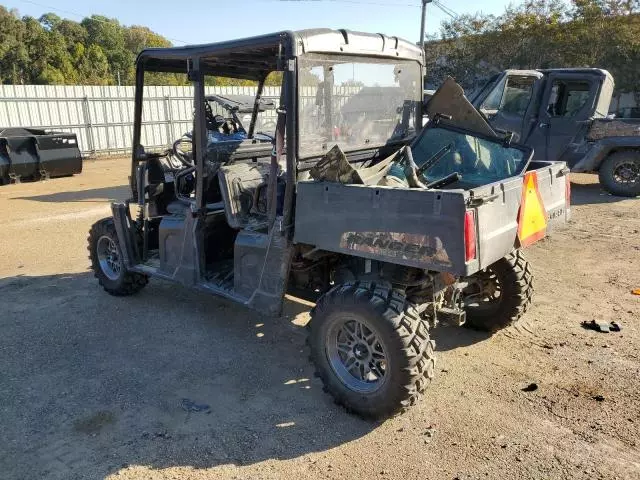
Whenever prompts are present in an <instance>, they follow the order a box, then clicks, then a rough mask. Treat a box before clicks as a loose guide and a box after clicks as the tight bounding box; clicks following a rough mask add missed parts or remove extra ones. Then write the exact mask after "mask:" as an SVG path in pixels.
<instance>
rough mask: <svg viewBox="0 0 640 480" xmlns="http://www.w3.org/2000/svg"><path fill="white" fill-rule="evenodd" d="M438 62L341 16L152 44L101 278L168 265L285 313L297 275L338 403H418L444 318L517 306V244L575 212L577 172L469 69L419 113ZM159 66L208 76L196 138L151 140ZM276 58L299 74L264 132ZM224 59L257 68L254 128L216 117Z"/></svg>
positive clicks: (498, 319)
mask: <svg viewBox="0 0 640 480" xmlns="http://www.w3.org/2000/svg"><path fill="white" fill-rule="evenodd" d="M422 64H423V56H422V52H421V50H420V49H419V48H418V47H416V46H415V45H413V44H411V43H409V42H406V41H404V40H401V39H398V38H395V37H387V36H384V35H380V34H375V35H374V34H366V33H357V32H350V31H346V30H328V29H317V30H306V31H300V32H295V33H293V32H281V33H275V34H272V35H266V36H261V37H256V38H249V39H244V40H236V41H228V42H223V43H217V44H211V45H200V46H189V47H181V48H163V49H149V50H145V51H143V52H142V53H141V54H140V55H139V57H138V59H137V75H136V79H137V80H136V82H137V83H136V98H135V114H134V121H135V123H134V135H133V155H132V166H131V169H132V170H131V189H132V193H133V196H134V198H133V200H135V202H136V203H137V204H138V207H139V213H138V216H137V217H136V218H135V219H134V218H132V216H131V214H130V208H129V207H130V206H129V202H125V203H114V204H112V213H113V216H112V217H110V218H106V219H104V220H101V221H99V222H97V223H96V224H94V225H93V227H92V228H91V231H90V234H89V252H90V259H91V263H92V267H93V270H94V272H95V276H96V277H97V278H98V281H99V282H100V284H101V285H102V286H103V287H104V289H105V290H106V291H107V292H109V293H110V294H112V295H131V294H133V293H136V292H138V291H139V290H140V289H142V288H143V287H144V286H145V285H146V284H147V282H148V278H149V277H150V276H153V277H159V278H162V279H167V280H171V281H175V282H179V283H181V284H183V285H185V286H186V287H188V288H195V289H199V290H202V291H204V292H209V293H212V294H216V295H220V296H222V297H225V298H228V299H231V300H233V301H236V302H238V303H241V304H243V305H246V306H248V307H250V308H253V309H255V310H257V311H259V312H261V313H263V314H268V315H274V316H277V315H279V314H280V313H281V309H282V304H283V297H284V295H285V293H287V292H289V293H292V294H295V295H296V296H300V297H308V298H313V299H315V300H316V306H315V308H313V310H312V319H311V321H310V325H309V331H310V336H309V345H310V349H311V358H312V360H313V362H314V364H315V366H316V368H317V373H318V375H319V376H320V378H321V379H322V381H323V382H324V385H325V388H326V390H327V391H328V392H329V393H331V394H332V395H333V396H334V397H335V399H336V400H337V402H338V403H340V404H342V405H344V406H345V407H346V408H347V409H349V410H350V411H353V412H356V413H357V414H359V415H362V416H364V417H370V418H381V417H385V416H388V415H391V414H394V413H396V412H398V411H400V410H402V409H403V408H405V407H407V406H409V405H412V404H413V403H414V402H415V401H416V399H417V397H418V395H419V394H420V393H422V392H423V391H424V389H425V388H426V386H427V384H428V382H429V380H430V379H431V378H432V377H433V375H434V342H433V341H432V340H431V339H430V337H429V330H430V328H432V327H434V326H435V325H436V324H437V323H438V322H439V321H447V322H453V323H455V324H457V325H460V324H463V323H464V322H465V321H466V322H468V323H470V324H471V325H472V326H475V327H477V328H484V329H488V330H494V329H496V328H500V327H504V326H506V325H509V324H510V323H512V322H514V321H516V320H517V319H518V318H519V317H520V316H521V315H522V314H523V313H524V312H525V310H526V309H527V307H528V305H529V303H530V301H531V295H532V293H533V287H532V276H531V269H530V266H529V264H528V263H527V261H526V260H525V259H524V257H523V255H522V252H521V250H520V247H521V246H524V245H528V244H530V243H532V242H533V241H535V240H537V239H539V238H542V236H544V234H545V232H546V230H547V229H548V228H551V227H552V226H554V225H556V224H561V223H564V222H566V220H567V218H568V216H569V202H568V195H567V193H568V180H567V176H566V173H567V171H568V170H567V169H566V168H565V167H564V166H563V165H562V164H558V163H548V162H530V160H531V156H532V151H531V149H530V148H527V147H521V146H519V145H516V144H514V143H512V142H511V138H510V137H504V136H501V135H498V134H496V133H495V132H494V131H493V130H492V129H491V127H490V126H489V125H488V124H487V123H486V122H485V121H484V119H483V118H482V116H481V115H479V114H478V112H477V111H476V110H475V109H474V108H473V107H472V106H471V104H470V103H469V102H468V101H467V100H466V99H465V98H464V95H463V94H462V90H461V89H460V88H459V87H458V86H457V85H456V84H455V83H454V82H452V81H449V82H447V83H446V85H445V86H443V87H442V88H441V89H440V91H439V92H438V93H437V94H436V95H435V96H434V99H433V101H432V102H431V103H430V105H432V106H433V108H435V109H436V110H434V111H432V112H429V113H430V117H431V118H433V119H434V120H433V121H432V122H431V123H430V124H429V127H428V128H426V129H422V126H421V121H420V119H421V118H422V88H421V87H422V80H421V79H422ZM146 72H174V73H180V72H182V73H184V74H186V75H188V78H189V79H190V80H191V82H192V83H193V87H194V108H195V120H194V131H193V135H192V136H191V138H192V141H193V145H192V148H191V149H190V152H189V149H184V150H178V149H176V148H174V149H168V150H167V151H165V152H161V153H153V152H146V151H145V149H144V147H143V145H142V143H141V142H142V125H143V122H142V115H143V102H144V94H143V91H144V89H143V85H144V77H145V73H146ZM272 72H282V78H283V81H282V88H281V95H280V98H279V100H278V101H277V104H278V108H277V121H276V125H275V131H274V132H273V136H267V137H266V138H265V135H259V134H257V133H256V132H254V126H255V122H256V115H257V114H258V110H259V105H260V102H261V96H262V91H263V86H264V83H265V78H266V77H267V75H269V74H271V73H272ZM210 75H215V76H225V77H235V78H243V79H250V80H254V81H255V82H256V83H257V95H256V98H255V108H254V110H253V116H252V119H251V121H250V123H249V126H248V128H247V129H245V130H244V131H245V135H244V136H238V132H239V131H240V128H239V126H238V125H236V123H237V122H236V121H234V118H233V116H231V117H229V118H224V119H220V118H209V117H210V115H208V114H207V107H206V97H205V89H204V85H205V79H206V78H207V76H210ZM367 87H371V88H367ZM355 95H359V97H358V100H357V101H352V102H349V98H350V97H351V96H355ZM364 96H369V98H368V99H364V98H363V97H364ZM345 105H348V108H347V110H348V111H345V112H342V108H343V107H344V106H345ZM212 129H213V130H212ZM221 135H229V139H228V140H226V141H225V140H224V138H222V139H221V138H220V137H221ZM212 137H213V138H215V141H213V140H212ZM185 152H188V153H185Z"/></svg>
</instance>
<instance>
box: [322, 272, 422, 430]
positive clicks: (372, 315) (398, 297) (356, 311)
mask: <svg viewBox="0 0 640 480" xmlns="http://www.w3.org/2000/svg"><path fill="white" fill-rule="evenodd" d="M310 327H311V332H310V337H309V341H310V347H311V359H312V360H313V362H314V364H315V366H316V371H317V374H318V376H319V377H320V378H321V379H322V381H323V383H324V386H325V390H326V391H328V392H329V393H330V394H331V395H333V397H334V398H335V400H336V403H339V404H341V405H343V406H344V407H345V408H346V409H347V410H348V411H352V412H354V413H356V414H358V415H360V416H362V417H365V418H384V417H388V416H390V415H393V414H395V413H397V412H399V411H401V410H403V409H404V408H407V407H409V406H411V405H413V404H414V403H415V402H416V400H417V398H418V396H419V394H421V393H422V392H423V391H424V390H425V388H426V387H427V385H428V383H429V381H430V380H431V379H432V378H433V375H434V368H435V356H434V351H433V350H434V346H435V343H434V342H433V340H431V339H430V337H429V326H428V324H427V322H425V321H424V320H422V319H421V318H420V315H419V314H418V312H417V311H416V310H415V308H413V307H412V306H411V305H410V304H408V303H407V301H406V299H405V296H404V294H403V293H402V292H401V291H398V290H394V289H393V288H392V287H391V285H390V284H387V283H372V282H352V283H345V284H342V285H338V286H336V287H334V288H333V289H332V290H330V291H329V292H328V293H326V294H325V295H324V296H322V297H321V298H320V299H319V301H318V303H317V305H316V307H315V309H314V311H313V313H312V318H311V324H310Z"/></svg>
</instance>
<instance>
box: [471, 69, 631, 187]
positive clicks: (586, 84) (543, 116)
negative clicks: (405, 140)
mask: <svg viewBox="0 0 640 480" xmlns="http://www.w3.org/2000/svg"><path fill="white" fill-rule="evenodd" d="M613 89H614V81H613V77H612V76H611V74H610V73H609V72H607V71H606V70H601V69H598V68H556V69H547V70H506V71H504V72H502V73H500V74H498V75H495V76H494V77H493V78H491V79H490V80H489V81H488V82H487V84H486V85H485V86H484V87H483V88H482V89H481V90H480V92H479V93H478V94H477V95H476V96H475V97H474V98H473V104H474V105H475V106H476V107H477V108H478V109H479V110H480V111H481V112H482V113H484V114H485V115H486V116H487V118H488V119H489V123H490V124H491V125H492V126H494V127H495V128H497V129H500V130H505V131H510V132H514V134H515V135H516V138H517V141H518V142H520V143H523V144H526V145H530V146H531V147H533V149H534V158H536V159H544V160H561V161H564V162H566V163H567V164H568V165H569V167H570V168H571V171H573V172H598V175H599V178H600V184H601V185H602V187H603V188H604V189H605V190H606V191H608V192H609V193H612V194H613V195H619V196H624V197H635V196H637V195H640V119H638V118H633V119H630V118H611V117H610V116H609V115H608V112H609V106H610V103H611V97H612V94H613Z"/></svg>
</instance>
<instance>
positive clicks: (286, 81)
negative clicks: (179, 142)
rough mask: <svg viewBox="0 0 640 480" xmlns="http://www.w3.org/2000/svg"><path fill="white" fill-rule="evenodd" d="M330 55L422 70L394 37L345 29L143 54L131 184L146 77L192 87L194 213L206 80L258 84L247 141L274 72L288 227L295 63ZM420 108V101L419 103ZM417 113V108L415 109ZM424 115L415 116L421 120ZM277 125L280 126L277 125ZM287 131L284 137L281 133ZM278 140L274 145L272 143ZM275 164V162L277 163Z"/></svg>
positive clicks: (412, 51) (199, 201) (200, 199)
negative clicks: (397, 62)
mask: <svg viewBox="0 0 640 480" xmlns="http://www.w3.org/2000/svg"><path fill="white" fill-rule="evenodd" d="M312 52H313V53H329V54H331V53H333V54H340V55H350V56H366V57H379V58H388V59H404V60H406V59H410V60H414V61H416V62H418V63H419V64H420V65H423V53H422V50H421V49H420V48H419V47H417V46H415V45H413V44H411V43H409V42H407V41H405V40H402V39H399V38H397V37H388V36H385V35H382V34H368V33H360V32H350V31H348V30H331V29H312V30H303V31H298V32H291V31H283V32H277V33H273V34H269V35H263V36H258V37H252V38H246V39H240V40H232V41H226V42H220V43H212V44H204V45H193V46H185V47H172V48H150V49H145V50H143V51H142V52H141V53H140V54H139V55H138V58H137V60H136V93H135V109H134V129H133V149H132V165H131V181H132V187H133V182H135V181H136V180H135V179H136V168H137V165H138V163H139V162H141V161H144V160H146V159H148V158H149V156H150V155H153V154H149V153H145V152H144V148H143V146H142V145H141V143H140V142H141V125H142V104H143V91H144V88H143V87H144V78H145V72H167V73H186V74H187V77H188V79H189V81H191V82H192V83H193V86H194V105H195V121H194V139H193V158H194V162H195V168H196V205H195V207H196V209H197V210H202V209H203V208H204V207H205V200H204V195H203V178H204V174H205V169H204V163H205V162H204V157H205V153H206V147H207V144H206V142H207V140H206V139H207V135H206V124H205V121H206V119H205V101H206V96H205V89H204V87H205V82H204V78H205V76H208V75H212V76H223V77H233V78H240V79H246V80H253V81H255V82H257V85H258V88H257V95H256V97H255V103H254V108H253V115H252V120H251V125H250V127H249V136H250V137H251V135H252V133H253V129H254V126H255V120H256V117H257V113H258V110H259V108H260V98H261V94H262V89H263V87H264V83H265V79H266V77H267V76H268V75H269V74H270V73H271V72H274V71H278V72H283V83H282V93H281V97H280V105H279V107H278V115H279V116H280V115H282V116H283V118H284V119H285V122H284V131H283V132H277V131H276V139H277V137H278V133H279V134H280V135H281V137H280V138H281V139H284V143H285V144H284V145H282V146H281V151H282V152H283V154H284V156H285V160H286V162H285V163H286V192H285V199H284V208H283V217H284V218H283V221H284V224H285V225H290V224H291V215H292V210H293V197H294V195H293V193H294V189H295V184H296V167H297V151H298V145H297V139H298V136H297V132H298V112H297V92H298V83H297V58H298V57H299V56H301V55H304V54H306V53H312ZM419 103H421V102H419ZM417 108H418V109H421V105H418V107H417ZM421 114H422V112H421V111H419V112H418V117H417V118H421ZM278 124H279V125H280V124H281V123H280V122H278ZM285 132H286V134H285ZM276 141H277V140H276ZM277 160H278V159H275V161H277Z"/></svg>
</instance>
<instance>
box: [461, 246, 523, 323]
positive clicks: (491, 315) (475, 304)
mask: <svg viewBox="0 0 640 480" xmlns="http://www.w3.org/2000/svg"><path fill="white" fill-rule="evenodd" d="M467 282H468V284H467V285H468V286H467V287H466V288H465V289H464V290H463V292H462V298H463V302H464V309H465V311H466V314H467V323H466V324H467V325H468V326H469V327H471V328H475V329H476V330H483V331H486V332H495V331H496V330H500V329H501V328H505V327H508V326H509V325H513V324H514V323H515V322H517V321H518V320H519V319H520V317H522V315H524V313H525V312H526V311H527V308H529V305H530V304H531V297H532V296H533V274H532V272H531V265H530V264H529V262H528V261H527V260H526V259H525V258H524V255H523V254H522V251H521V250H516V251H514V252H512V253H510V254H509V255H507V256H506V257H503V258H501V259H500V260H498V261H497V262H495V263H494V264H492V265H490V266H489V267H487V268H485V269H484V270H481V271H479V272H478V273H475V274H474V275H472V276H471V277H469V278H468V279H467Z"/></svg>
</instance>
